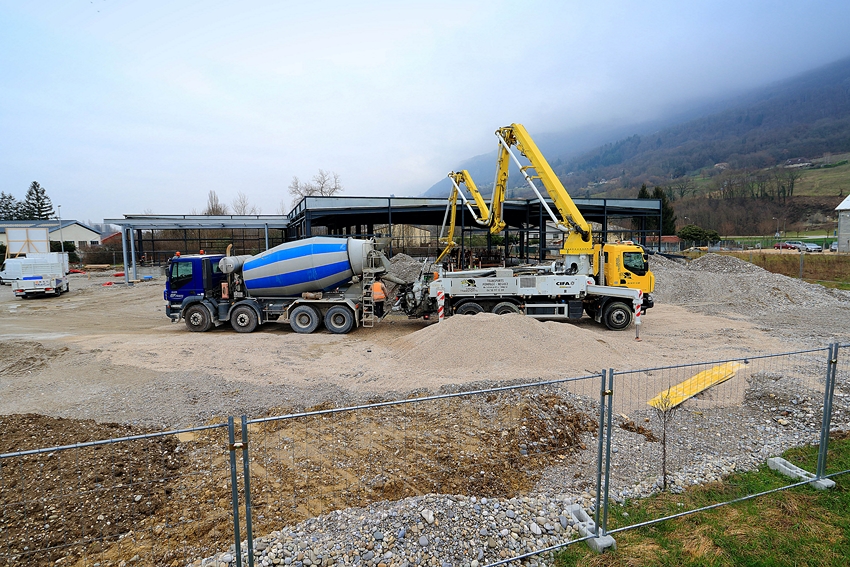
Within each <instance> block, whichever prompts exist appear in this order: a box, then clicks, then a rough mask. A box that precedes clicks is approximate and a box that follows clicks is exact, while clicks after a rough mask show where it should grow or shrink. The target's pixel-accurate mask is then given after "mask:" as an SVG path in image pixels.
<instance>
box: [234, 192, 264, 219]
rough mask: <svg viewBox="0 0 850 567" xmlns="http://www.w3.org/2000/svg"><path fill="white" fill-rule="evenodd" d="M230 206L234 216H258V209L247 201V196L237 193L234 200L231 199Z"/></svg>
mask: <svg viewBox="0 0 850 567" xmlns="http://www.w3.org/2000/svg"><path fill="white" fill-rule="evenodd" d="M230 206H231V207H233V214H234V215H259V214H260V209H259V208H258V207H256V206H255V205H252V204H251V202H250V201H249V200H248V195H246V194H245V193H243V192H242V191H239V192H238V193H236V198H235V199H233V202H232V203H230Z"/></svg>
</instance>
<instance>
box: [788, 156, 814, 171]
mask: <svg viewBox="0 0 850 567" xmlns="http://www.w3.org/2000/svg"><path fill="white" fill-rule="evenodd" d="M782 167H784V168H786V169H795V168H799V167H812V160H810V159H806V158H801V157H798V158H792V159H788V160H785V163H784V164H783V165H782Z"/></svg>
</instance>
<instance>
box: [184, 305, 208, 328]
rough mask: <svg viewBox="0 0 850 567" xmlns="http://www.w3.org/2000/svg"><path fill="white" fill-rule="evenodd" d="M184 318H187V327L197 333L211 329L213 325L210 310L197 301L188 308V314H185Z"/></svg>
mask: <svg viewBox="0 0 850 567" xmlns="http://www.w3.org/2000/svg"><path fill="white" fill-rule="evenodd" d="M183 318H184V319H185V320H186V328H187V329H189V330H190V331H193V332H195V333H203V332H204V331H209V330H210V327H212V321H211V320H210V312H209V311H207V308H206V307H204V306H203V305H201V304H200V303H196V304H195V305H192V306H191V307H189V308H188V309H186V314H185V315H183Z"/></svg>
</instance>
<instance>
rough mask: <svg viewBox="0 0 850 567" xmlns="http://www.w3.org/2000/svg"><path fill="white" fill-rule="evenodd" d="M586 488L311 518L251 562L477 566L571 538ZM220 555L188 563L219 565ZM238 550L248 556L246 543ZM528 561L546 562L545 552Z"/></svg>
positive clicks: (384, 506) (441, 498)
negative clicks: (580, 491) (571, 508)
mask: <svg viewBox="0 0 850 567" xmlns="http://www.w3.org/2000/svg"><path fill="white" fill-rule="evenodd" d="M572 504H579V505H580V506H582V507H583V508H585V509H586V508H588V507H589V506H590V505H591V496H590V494H588V493H584V494H580V495H565V494H559V495H555V496H540V497H538V498H511V499H488V498H481V499H478V498H475V497H465V496H446V495H436V494H429V495H425V496H417V497H412V498H407V499H405V500H401V501H398V502H384V503H379V504H376V505H373V506H370V507H368V508H349V509H347V510H339V511H336V512H332V513H330V514H327V515H325V516H321V517H317V518H313V519H310V520H307V521H305V522H302V523H301V524H298V525H297V526H294V527H291V528H287V529H284V530H281V531H278V532H272V533H271V534H269V535H268V536H265V537H262V538H258V539H256V540H254V548H255V549H254V554H255V556H256V563H257V564H259V565H263V566H270V565H298V566H301V565H303V566H308V567H309V566H311V565H321V566H325V565H338V564H346V565H384V566H386V567H390V566H396V565H397V566H402V567H407V566H409V565H430V566H435V567H448V566H452V565H463V566H468V567H478V566H479V565H486V564H488V563H492V562H495V561H498V560H500V559H505V558H507V557H514V556H518V555H522V554H525V553H530V552H534V551H537V550H540V549H544V548H547V547H550V546H554V545H558V544H560V543H563V542H565V541H569V540H570V539H573V538H575V537H577V534H578V526H577V523H576V521H575V519H574V518H573V517H572V515H571V514H570V511H569V509H568V507H569V506H571V505H572ZM234 551H235V549H234V548H231V549H230V551H228V552H227V553H221V554H218V555H216V556H214V557H211V558H208V559H205V560H203V561H197V562H195V563H194V564H193V565H199V566H201V565H202V566H207V565H214V566H216V567H219V566H220V565H221V564H224V565H229V564H230V563H231V562H232V561H233V559H234ZM242 551H243V553H244V554H245V555H247V551H246V545H245V543H243V548H242ZM526 564H527V565H547V564H552V561H551V557H550V556H549V555H548V554H544V555H541V556H537V557H533V558H530V559H529V560H528V562H527V563H526Z"/></svg>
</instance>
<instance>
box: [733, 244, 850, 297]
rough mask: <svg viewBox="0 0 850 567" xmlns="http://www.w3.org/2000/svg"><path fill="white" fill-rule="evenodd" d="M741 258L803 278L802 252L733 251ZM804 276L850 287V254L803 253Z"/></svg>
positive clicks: (770, 269) (841, 287)
mask: <svg viewBox="0 0 850 567" xmlns="http://www.w3.org/2000/svg"><path fill="white" fill-rule="evenodd" d="M728 254H729V255H730V256H735V257H736V258H740V259H741V260H745V261H747V262H751V263H753V264H755V265H756V266H759V267H761V268H764V269H765V270H767V271H769V272H773V273H776V274H782V275H785V276H788V277H791V278H797V277H800V255H799V254H766V253H764V252H757V251H752V252H730V253H728ZM803 279H804V280H806V281H808V282H812V283H820V284H822V285H824V286H825V287H835V288H838V289H850V256H848V255H846V254H830V253H828V252H827V253H822V254H804V255H803Z"/></svg>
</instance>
